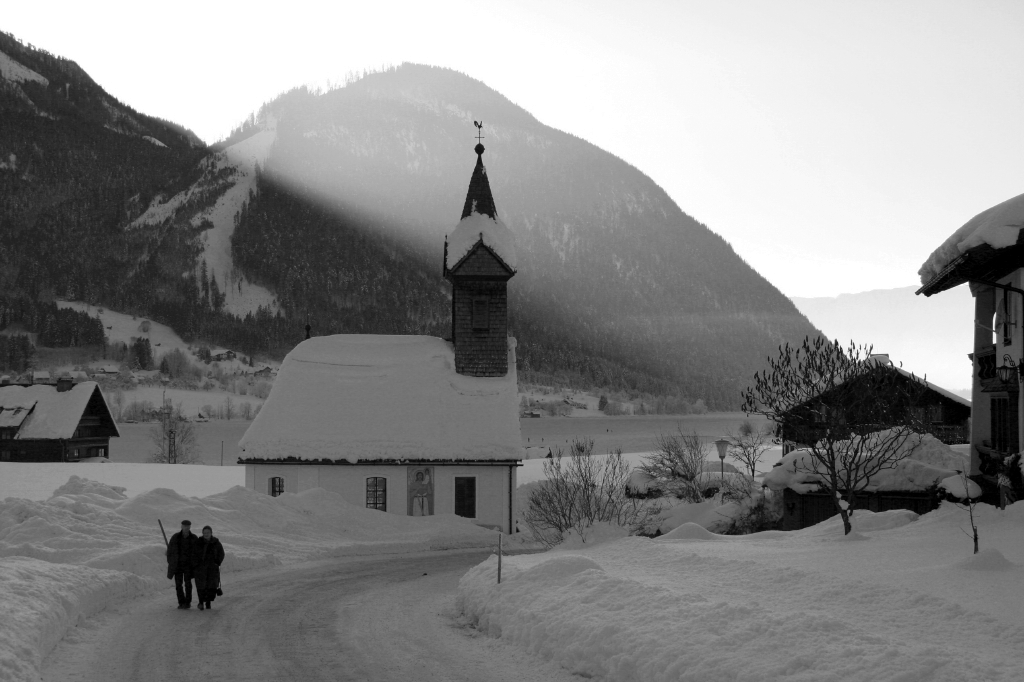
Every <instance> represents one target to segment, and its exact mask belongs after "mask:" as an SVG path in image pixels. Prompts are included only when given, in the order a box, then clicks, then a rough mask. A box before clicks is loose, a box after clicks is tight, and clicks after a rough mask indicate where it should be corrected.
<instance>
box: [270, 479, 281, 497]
mask: <svg viewBox="0 0 1024 682" xmlns="http://www.w3.org/2000/svg"><path fill="white" fill-rule="evenodd" d="M269 488H270V490H269V492H270V496H271V497H277V496H278V495H280V494H281V493H283V492H284V478H282V477H281V476H274V477H273V478H271V479H270V481H269Z"/></svg>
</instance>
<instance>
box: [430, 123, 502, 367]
mask: <svg viewBox="0 0 1024 682" xmlns="http://www.w3.org/2000/svg"><path fill="white" fill-rule="evenodd" d="M474 124H476V127H477V128H478V129H480V130H481V131H482V128H483V124H482V123H477V122H476V121H474ZM482 138H483V136H482V135H481V134H478V135H477V145H476V148H475V151H476V154H477V156H476V167H475V168H474V169H473V177H472V178H471V179H470V181H469V191H468V192H467V193H466V204H465V206H464V207H463V209H462V219H461V220H460V221H459V224H458V225H457V226H456V228H455V229H454V230H453V231H452V232H451V233H450V234H449V235H448V237H447V238H446V239H445V244H444V277H445V279H447V280H448V281H449V282H451V283H452V344H453V345H454V347H455V371H456V372H458V373H459V374H465V375H467V376H474V377H497V376H505V375H506V374H507V373H508V358H509V338H508V291H507V288H508V281H509V280H510V279H511V278H512V277H513V275H515V274H516V257H515V249H514V247H513V243H512V234H511V232H509V229H508V228H507V227H506V226H505V224H504V223H502V222H501V220H500V219H499V218H498V212H497V210H496V209H495V207H494V198H493V197H492V196H491V186H490V183H488V182H487V169H486V168H484V161H483V155H484V146H483V144H481V142H480V140H481V139H482Z"/></svg>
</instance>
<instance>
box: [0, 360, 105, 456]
mask: <svg viewBox="0 0 1024 682" xmlns="http://www.w3.org/2000/svg"><path fill="white" fill-rule="evenodd" d="M120 435H121V434H120V433H119V432H118V430H117V425H116V424H115V423H114V418H113V416H112V415H111V412H110V408H109V407H108V405H107V401H106V399H105V398H104V397H103V392H102V391H101V390H100V387H99V385H97V384H96V382H95V381H84V382H81V383H79V384H74V383H73V382H72V381H71V379H70V378H62V379H59V380H58V381H57V384H56V385H49V384H35V385H32V386H20V385H11V386H2V387H0V462H77V461H79V460H80V459H85V458H88V457H109V456H110V439H111V437H115V438H116V437H119V436H120Z"/></svg>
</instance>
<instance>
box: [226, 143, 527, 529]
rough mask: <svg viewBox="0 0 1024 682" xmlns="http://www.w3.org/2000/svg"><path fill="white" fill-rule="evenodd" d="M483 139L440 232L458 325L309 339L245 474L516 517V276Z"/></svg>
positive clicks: (280, 484)
mask: <svg viewBox="0 0 1024 682" xmlns="http://www.w3.org/2000/svg"><path fill="white" fill-rule="evenodd" d="M483 151H484V149H483V146H482V145H480V144H478V145H477V147H476V152H477V163H476V168H475V169H474V171H473V176H472V179H471V181H470V186H469V192H468V195H467V198H466V203H465V207H464V209H463V215H462V219H461V221H460V222H459V224H458V225H457V226H456V228H455V229H454V230H453V231H452V232H451V233H450V234H449V235H448V238H447V239H446V242H445V262H444V276H445V278H446V279H447V280H448V281H449V282H451V285H452V338H451V340H450V341H449V340H444V339H439V338H436V337H430V336H384V335H368V334H340V335H334V336H321V337H314V338H307V339H306V340H305V341H303V342H302V343H300V344H299V345H298V346H296V347H295V348H294V349H293V350H292V351H291V352H290V353H289V354H288V355H287V356H286V357H285V359H284V362H283V363H282V365H281V369H280V371H279V373H278V376H277V379H276V380H275V382H274V386H273V388H272V390H271V392H270V395H269V396H268V397H267V401H266V403H265V404H264V406H263V408H262V409H261V411H260V413H259V415H257V417H256V419H255V420H254V421H253V423H252V425H251V426H250V427H249V429H248V430H247V431H246V433H245V435H244V436H243V437H242V440H241V441H240V443H239V445H240V447H241V449H242V456H241V457H240V459H239V462H240V463H242V464H245V469H246V472H245V480H246V487H248V488H252V489H254V490H257V491H262V492H265V493H268V494H270V495H278V494H283V493H298V492H302V491H304V490H310V489H313V488H318V487H319V488H324V489H326V490H329V491H332V492H336V493H339V494H341V495H342V496H343V497H344V499H345V500H346V501H348V502H350V503H352V504H356V505H360V506H366V507H369V508H373V509H378V510H380V511H383V512H386V513H391V514H401V515H410V516H428V515H435V514H456V515H459V516H463V517H466V518H468V519H471V520H473V521H474V522H475V523H477V524H479V525H481V526H487V527H491V528H494V529H496V530H502V531H504V532H507V533H508V532H512V531H513V530H514V527H515V489H516V469H517V467H518V466H519V465H520V464H521V460H522V458H523V449H522V440H521V436H520V431H519V410H518V383H517V377H516V357H515V345H516V344H515V339H513V338H510V337H509V336H508V313H507V310H508V304H507V282H508V280H509V279H511V277H512V276H513V275H515V267H516V261H515V252H514V249H513V247H512V238H511V234H510V233H509V231H508V228H507V227H505V225H504V224H503V223H502V222H501V221H500V220H499V219H498V215H497V211H496V210H495V208H494V201H493V198H492V197H491V191H490V186H489V183H488V181H487V172H486V169H485V168H484V166H483V158H482V155H483Z"/></svg>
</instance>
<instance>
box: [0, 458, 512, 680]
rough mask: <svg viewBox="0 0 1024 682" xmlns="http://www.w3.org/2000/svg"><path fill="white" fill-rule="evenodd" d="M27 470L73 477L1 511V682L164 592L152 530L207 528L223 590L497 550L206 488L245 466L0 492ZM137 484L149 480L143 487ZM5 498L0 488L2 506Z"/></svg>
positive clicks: (389, 522) (367, 515)
mask: <svg viewBox="0 0 1024 682" xmlns="http://www.w3.org/2000/svg"><path fill="white" fill-rule="evenodd" d="M33 466H34V467H62V466H66V467H75V469H74V470H73V472H74V474H78V476H75V475H71V476H70V478H68V474H67V473H64V474H63V480H64V484H63V485H61V486H60V487H59V488H58V489H56V490H53V489H51V492H52V495H49V496H47V499H45V500H42V501H40V500H38V499H37V500H30V499H23V496H21V497H7V498H6V499H4V500H3V501H2V502H0V605H2V614H3V617H2V618H0V680H2V681H3V682H8V681H15V682H23V681H26V682H27V681H28V680H33V681H35V680H38V679H39V669H40V664H41V662H42V660H43V658H44V657H45V656H46V655H47V654H48V653H50V652H51V651H52V650H53V648H54V647H55V646H56V644H57V643H58V642H59V641H60V640H61V639H62V638H63V636H64V634H65V632H67V630H68V628H71V627H74V626H75V625H76V624H78V623H79V622H80V621H81V620H83V619H85V618H88V617H89V616H92V615H94V614H96V613H98V612H100V611H102V610H103V609H104V608H106V607H107V606H108V605H110V604H114V603H117V602H119V601H121V600H124V599H130V598H133V597H136V596H140V595H143V594H147V593H150V592H152V591H153V590H157V589H165V590H166V589H168V584H169V581H168V580H167V578H166V570H167V564H166V561H165V559H164V541H163V538H162V537H161V535H160V528H159V526H158V525H157V520H158V519H160V520H162V521H163V524H164V527H165V528H166V529H167V532H168V535H170V534H171V533H173V532H176V531H177V530H179V528H180V522H181V520H182V519H189V520H190V521H192V523H193V527H194V528H197V529H198V528H202V526H203V525H206V524H209V525H211V526H212V527H213V529H214V534H215V535H216V536H217V537H219V538H220V539H221V541H222V542H223V543H224V547H225V550H226V552H227V557H226V559H225V561H224V564H223V566H222V571H223V572H224V574H225V583H227V582H228V580H229V579H230V578H229V577H228V576H230V574H231V573H232V572H234V571H240V570H247V569H253V568H266V567H273V566H276V565H281V564H284V563H292V562H296V561H302V560H309V559H323V558H328V557H331V556H342V555H346V556H350V555H363V554H388V553H399V552H409V551H418V550H430V549H454V548H461V547H490V546H494V545H495V544H496V542H497V534H496V533H494V532H493V531H490V530H486V529H483V528H480V527H479V526H476V525H474V524H473V523H472V522H470V521H468V520H466V519H462V518H459V517H457V516H454V515H437V516H432V517H428V518H412V517H405V516H398V515H396V514H386V513H382V512H378V511H374V510H369V509H365V508H363V507H356V506H353V505H350V504H348V503H346V502H344V501H343V500H342V499H341V497H340V496H339V495H337V494H335V493H330V492H326V491H324V490H322V489H316V490H312V491H307V492H305V493H300V494H297V495H296V494H284V495H281V496H280V497H276V498H273V497H269V496H267V495H264V494H262V493H257V492H255V491H252V490H248V489H246V488H244V487H239V486H235V487H230V488H229V489H226V490H225V488H226V487H227V486H224V485H222V484H223V482H222V481H216V479H213V478H211V476H212V475H218V476H222V475H229V474H239V475H242V476H244V471H245V470H244V468H243V467H223V468H221V467H199V466H180V465H179V466H174V465H142V464H135V465H132V464H123V465H117V464H102V465H100V464H97V465H82V464H71V465H32V464H12V463H8V462H5V463H3V464H2V465H0V485H3V484H4V482H9V481H11V480H21V481H29V480H33V477H32V476H27V475H26V473H25V472H24V471H19V469H21V468H22V467H33ZM129 468H134V470H135V471H130V470H129ZM126 471H127V473H126ZM129 474H130V475H129ZM48 475H49V476H51V477H52V476H55V475H57V473H55V472H50V473H49V474H48ZM93 475H95V476H97V477H99V476H106V477H109V478H111V479H118V480H121V481H123V482H131V485H133V486H134V489H132V490H131V493H132V494H131V496H129V495H128V494H126V492H128V491H126V490H125V488H124V487H119V486H111V485H108V484H105V483H99V482H96V481H92V480H89V479H87V478H80V476H93ZM45 477H46V474H40V475H36V476H35V477H34V478H35V479H40V478H45ZM142 481H148V483H146V484H145V487H143V485H144V484H143V483H142ZM35 485H36V487H38V485H39V484H38V483H36V484H35ZM157 485H168V486H171V485H173V486H175V487H178V489H179V490H185V491H187V492H189V493H194V492H196V491H197V490H198V491H200V492H203V493H204V494H205V490H206V489H208V488H209V487H211V486H213V487H217V486H220V490H221V491H222V492H218V493H216V494H212V495H211V494H208V495H207V496H206V497H202V498H200V497H186V496H184V495H182V494H180V493H178V492H175V491H174V490H171V489H170V488H167V487H163V488H157V487H156V486H157ZM29 487H30V486H29V485H25V486H24V488H25V493H26V494H31V491H30V490H29ZM10 494H11V491H10V490H6V491H4V490H2V489H0V496H3V495H10ZM15 494H17V493H15Z"/></svg>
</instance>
